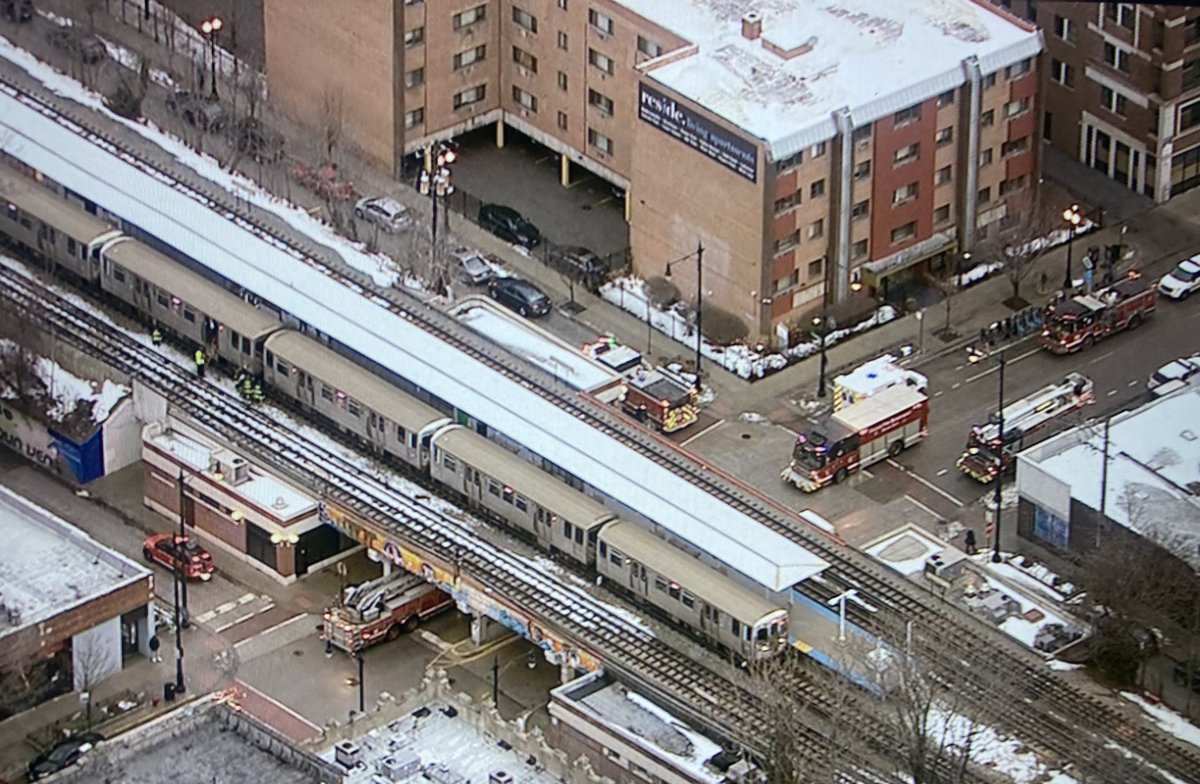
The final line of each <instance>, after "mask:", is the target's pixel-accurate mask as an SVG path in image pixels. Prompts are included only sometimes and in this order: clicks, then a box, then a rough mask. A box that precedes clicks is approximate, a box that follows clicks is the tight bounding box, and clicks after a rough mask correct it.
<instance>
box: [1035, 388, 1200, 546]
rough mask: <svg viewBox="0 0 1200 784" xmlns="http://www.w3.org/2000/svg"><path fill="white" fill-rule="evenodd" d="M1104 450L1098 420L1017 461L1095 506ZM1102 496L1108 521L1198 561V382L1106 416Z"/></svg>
mask: <svg viewBox="0 0 1200 784" xmlns="http://www.w3.org/2000/svg"><path fill="white" fill-rule="evenodd" d="M1103 455H1104V427H1103V425H1102V424H1098V425H1092V426H1090V427H1089V426H1086V425H1085V426H1080V427H1076V428H1073V429H1071V430H1068V431H1066V432H1065V433H1061V434H1059V435H1057V436H1055V437H1054V438H1050V439H1047V440H1046V441H1043V442H1042V443H1040V444H1038V445H1036V446H1034V447H1031V448H1030V449H1027V450H1025V451H1024V452H1022V453H1021V455H1020V460H1021V461H1022V463H1025V462H1029V463H1032V464H1035V465H1036V467H1037V469H1039V470H1040V471H1042V472H1045V473H1046V474H1049V475H1050V476H1051V477H1053V478H1054V479H1057V480H1058V481H1060V482H1062V483H1063V484H1064V485H1067V486H1069V488H1070V496H1071V498H1073V499H1075V500H1077V501H1079V502H1080V503H1083V504H1086V505H1087V506H1089V507H1091V508H1092V509H1096V510H1099V509H1100V487H1101V484H1102V477H1103V474H1104V471H1103V465H1104V462H1103ZM1020 479H1021V477H1020V476H1019V475H1018V488H1020V487H1021V484H1022V483H1021V481H1020ZM1105 495H1106V496H1107V500H1106V502H1105V505H1104V512H1105V515H1106V516H1107V517H1108V518H1109V519H1110V520H1113V521H1114V522H1116V523H1118V524H1120V525H1125V526H1128V527H1130V528H1132V529H1134V530H1135V531H1138V532H1139V533H1143V534H1153V536H1154V538H1155V539H1156V541H1162V542H1164V543H1169V545H1170V547H1171V549H1172V550H1174V551H1177V552H1179V553H1180V554H1182V555H1186V556H1189V557H1190V558H1191V560H1192V561H1193V563H1195V564H1196V565H1197V566H1200V550H1198V549H1197V546H1198V545H1200V388H1196V387H1186V388H1184V389H1181V390H1180V391H1179V392H1176V393H1174V394H1171V395H1167V396H1164V397H1161V398H1159V399H1157V400H1154V401H1152V402H1150V403H1147V404H1146V405H1144V406H1142V407H1141V408H1138V409H1135V410H1134V411H1129V412H1125V413H1122V414H1118V415H1117V416H1114V417H1113V418H1112V420H1111V421H1110V423H1109V435H1108V484H1107V488H1106V493H1105Z"/></svg>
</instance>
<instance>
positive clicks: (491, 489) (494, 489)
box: [488, 479, 500, 496]
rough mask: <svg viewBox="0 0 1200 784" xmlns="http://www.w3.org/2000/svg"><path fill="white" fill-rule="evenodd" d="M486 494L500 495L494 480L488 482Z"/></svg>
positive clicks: (497, 483) (498, 487)
mask: <svg viewBox="0 0 1200 784" xmlns="http://www.w3.org/2000/svg"><path fill="white" fill-rule="evenodd" d="M488 492H489V493H491V494H492V495H496V496H498V495H500V483H499V482H497V481H496V480H494V479H489V480H488Z"/></svg>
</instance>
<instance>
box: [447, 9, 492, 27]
mask: <svg viewBox="0 0 1200 784" xmlns="http://www.w3.org/2000/svg"><path fill="white" fill-rule="evenodd" d="M486 17H487V6H486V5H477V6H475V7H474V8H468V9H467V10H466V11H460V12H459V13H457V14H455V15H454V16H453V17H451V21H452V23H453V25H454V29H455V30H462V29H463V28H464V27H470V26H471V25H473V24H476V23H477V22H482V21H483V20H484V18H486Z"/></svg>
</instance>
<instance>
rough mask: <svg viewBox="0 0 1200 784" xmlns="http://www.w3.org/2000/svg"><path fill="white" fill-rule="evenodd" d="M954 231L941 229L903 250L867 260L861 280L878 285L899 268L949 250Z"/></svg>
mask: <svg viewBox="0 0 1200 784" xmlns="http://www.w3.org/2000/svg"><path fill="white" fill-rule="evenodd" d="M955 235H956V232H955V231H954V230H953V229H951V230H949V231H941V232H938V233H937V234H934V235H933V236H932V237H930V238H928V239H925V240H921V241H920V242H918V243H917V244H915V245H910V246H908V247H907V248H905V249H904V250H900V251H896V252H895V253H893V254H892V255H890V256H885V257H884V258H882V259H876V260H875V261H871V262H868V263H866V264H864V265H862V268H861V269H862V280H863V283H864V284H866V285H867V286H872V287H878V286H879V284H880V281H882V280H883V279H884V278H886V277H888V276H889V275H895V274H896V273H897V272H900V271H901V270H905V269H908V268H909V267H911V266H912V265H914V264H916V263H917V262H919V261H924V260H925V259H927V258H929V257H930V256H936V255H937V254H939V253H943V252H945V251H948V250H951V249H952V246H953V245H954V238H955Z"/></svg>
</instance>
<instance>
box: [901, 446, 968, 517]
mask: <svg viewBox="0 0 1200 784" xmlns="http://www.w3.org/2000/svg"><path fill="white" fill-rule="evenodd" d="M887 462H888V465H890V466H892V467H893V468H895V469H896V470H898V471H903V472H904V473H906V474H908V475H909V476H911V477H912V478H913V479H916V480H917V481H918V482H920V483H921V484H923V485H925V486H926V487H928V488H929V489H930V490H932V491H933V492H935V493H937V494H938V495H940V496H941V497H942V498H945V499H946V500H947V501H949V502H950V503H952V504H954V505H955V506H965V504H964V503H963V502H962V501H959V500H958V499H957V498H955V497H954V496H952V495H950V494H949V493H947V492H946V491H945V490H943V489H942V488H940V487H938V486H937V485H935V484H934V483H933V482H930V481H929V480H928V479H926V478H925V477H923V476H921V475H920V474H918V473H917V472H915V471H910V470H909V469H907V468H905V467H904V466H902V465H900V464H899V463H897V462H896V461H895V460H893V459H891V458H890V457H889V458H888V460H887Z"/></svg>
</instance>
